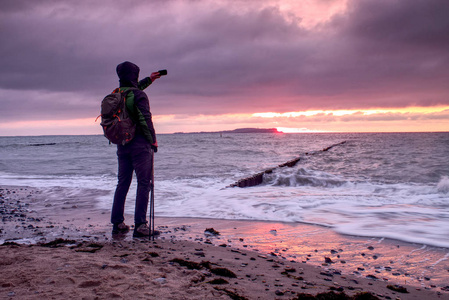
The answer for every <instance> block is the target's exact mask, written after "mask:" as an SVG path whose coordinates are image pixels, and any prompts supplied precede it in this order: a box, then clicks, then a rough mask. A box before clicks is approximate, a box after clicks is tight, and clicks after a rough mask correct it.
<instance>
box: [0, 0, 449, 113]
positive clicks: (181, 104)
mask: <svg viewBox="0 0 449 300" xmlns="http://www.w3.org/2000/svg"><path fill="white" fill-rule="evenodd" d="M233 3H234V4H229V3H228V2H223V3H222V2H215V1H105V0H103V1H50V0H47V1H44V0H41V1H38V0H34V1H17V0H15V1H2V2H1V3H0V38H1V40H2V41H3V42H2V43H1V44H0V63H1V65H2V68H1V69H0V88H1V89H3V96H1V97H2V98H0V99H1V101H2V106H3V108H6V111H8V115H7V116H6V119H8V118H11V119H16V118H17V117H18V116H19V115H21V116H24V117H29V116H27V114H28V112H27V108H28V107H33V108H35V109H34V110H33V112H32V114H33V116H34V117H33V118H35V117H36V115H37V116H39V115H41V116H42V117H43V118H64V117H68V116H73V115H74V114H76V115H77V117H89V116H92V115H95V114H96V113H97V112H98V103H99V101H100V100H101V99H100V98H101V97H103V96H104V94H105V93H107V92H109V90H111V89H113V88H114V87H115V85H116V84H117V79H116V75H115V66H116V65H117V64H118V63H120V62H121V61H124V60H130V61H132V62H135V63H136V64H138V65H139V66H140V67H141V76H146V75H149V73H150V72H151V71H155V70H158V69H161V68H167V69H168V70H169V75H168V76H167V77H166V78H163V79H160V80H159V81H158V82H157V84H155V85H154V86H152V87H151V88H150V89H151V90H148V92H149V94H150V96H151V101H152V102H151V103H152V107H153V108H154V109H155V111H157V113H158V114H176V113H185V114H217V113H245V112H251V113H252V112H264V111H280V112H284V111H297V110H303V109H320V108H322V109H336V108H353V107H355V108H363V107H376V106H379V105H380V104H381V105H384V106H390V107H404V106H407V105H436V104H448V103H449V99H448V96H447V95H448V91H449V90H448V88H447V82H445V81H447V78H448V76H449V54H448V52H447V51H446V50H447V48H448V46H449V45H448V39H447V36H448V33H449V21H448V18H447V16H446V15H447V14H446V13H447V12H448V11H449V2H447V1H442V0H415V1H408V0H402V1H399V0H395V1H387V0H381V1H379V0H358V1H350V2H349V9H348V11H347V12H346V13H345V14H342V15H339V16H335V17H334V18H333V19H332V20H330V21H329V22H328V23H326V24H320V25H319V26H318V27H316V28H305V27H303V26H302V25H301V20H300V16H298V18H296V19H295V18H292V17H291V15H290V16H288V17H287V16H286V15H285V14H284V13H282V12H281V11H280V9H278V8H277V7H276V6H264V7H262V8H259V7H260V6H259V5H258V4H257V3H255V4H254V6H253V7H251V9H239V8H240V7H239V6H238V5H239V3H240V2H233ZM236 3H237V4H236ZM247 5H248V2H247ZM8 91H14V92H12V93H11V96H8V97H6V96H5V93H6V94H7V92H8ZM39 93H41V94H40V95H41V96H40V97H37V96H36V95H37V94H39ZM37 98H38V99H39V100H40V102H39V103H38V104H37V103H36V99H37ZM36 112H39V113H38V114H36ZM55 112H57V113H55Z"/></svg>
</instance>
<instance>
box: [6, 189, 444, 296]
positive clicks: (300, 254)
mask: <svg viewBox="0 0 449 300" xmlns="http://www.w3.org/2000/svg"><path fill="white" fill-rule="evenodd" d="M86 193H87V195H86V197H85V199H77V202H76V205H74V204H73V203H74V202H73V201H61V199H54V198H52V199H49V198H48V197H46V195H45V194H43V193H42V191H40V190H38V189H34V188H27V187H11V186H8V187H0V194H1V195H2V196H1V198H0V199H1V200H0V203H1V205H2V210H3V212H4V213H2V217H3V220H2V227H1V232H0V244H2V243H3V242H5V241H10V242H13V243H12V244H11V245H10V246H2V247H0V251H1V252H4V251H5V250H6V248H5V247H7V248H8V249H7V252H8V253H9V252H11V253H13V254H12V255H11V256H9V257H10V258H9V260H10V261H12V264H14V262H13V261H14V257H21V256H22V255H24V253H28V252H30V251H31V252H32V253H33V255H37V257H41V256H42V255H46V254H45V253H47V251H50V252H51V253H56V252H58V253H59V252H63V253H62V254H60V255H62V256H70V255H73V254H74V253H73V252H74V251H76V248H73V247H74V246H73V245H72V246H68V247H67V246H66V247H58V248H55V249H53V250H47V248H43V247H41V246H40V245H42V244H44V243H48V242H51V241H54V240H56V239H58V238H62V239H65V240H75V241H76V243H77V244H83V245H84V246H80V247H86V244H88V243H91V244H92V243H96V244H99V245H102V247H101V250H99V251H98V253H103V254H102V255H106V256H107V255H109V254H111V253H115V252H117V251H118V250H120V249H121V248H126V249H133V251H132V253H133V255H134V253H140V252H142V253H144V252H145V251H148V249H147V248H151V249H152V250H151V251H155V252H156V250H158V251H159V250H161V249H175V250H173V251H170V250H164V251H167V252H171V253H172V254H173V253H175V254H176V253H178V254H179V255H181V256H183V257H188V258H189V260H190V261H194V262H197V263H200V262H201V261H202V260H205V259H208V260H209V261H211V262H213V263H215V264H219V265H223V266H226V268H228V269H230V270H234V272H236V273H239V272H243V273H239V274H238V276H237V277H238V278H241V279H239V280H237V281H236V282H237V283H234V284H232V283H231V284H230V285H229V286H232V288H233V289H236V291H238V294H239V295H246V296H245V297H248V296H251V295H256V294H257V295H259V296H257V297H262V295H264V294H265V293H266V292H267V291H265V289H266V288H267V287H266V286H265V285H266V284H268V283H267V282H268V281H267V280H265V283H263V282H262V281H261V280H259V279H260V278H259V277H260V276H259V277H258V276H256V275H258V273H260V271H259V270H260V269H264V270H265V271H263V274H265V276H268V277H269V276H274V277H273V278H272V280H274V281H273V283H272V284H268V285H270V287H269V291H270V293H275V292H276V291H278V292H279V293H278V294H279V295H277V294H276V293H275V294H273V298H275V297H280V299H291V298H292V297H295V295H297V294H298V293H299V292H301V291H303V292H307V293H312V294H315V295H316V294H317V293H319V292H326V291H329V290H334V291H337V292H338V291H339V290H341V289H340V288H343V290H342V291H344V292H345V293H347V294H348V295H354V294H355V293H356V292H360V291H361V290H363V291H370V292H374V293H375V294H377V295H383V297H384V298H385V297H391V299H396V297H400V299H420V298H416V297H417V296H419V295H421V296H422V295H423V294H422V293H426V297H427V298H421V299H449V287H448V286H447V282H446V281H447V276H448V274H449V273H448V272H449V266H448V261H449V259H448V258H449V253H448V252H449V251H448V249H446V248H438V247H431V246H423V245H419V244H410V243H405V242H400V241H395V240H389V239H381V238H366V237H354V236H346V235H341V234H338V233H335V232H333V231H332V230H331V229H329V228H326V227H322V226H317V225H308V224H303V223H295V224H291V223H280V222H262V221H241V220H216V219H196V218H167V217H156V228H157V229H158V230H160V231H161V236H160V237H158V238H157V239H156V240H155V242H154V243H153V242H149V241H147V240H139V239H133V238H132V232H130V233H128V234H127V235H124V236H122V237H121V238H120V239H113V238H112V237H111V233H110V232H111V228H112V226H111V225H110V224H109V212H108V211H104V210H99V209H97V208H95V203H92V201H91V199H92V198H90V197H89V192H88V191H87V192H86ZM64 197H69V196H67V195H66V196H64ZM58 200H59V201H58ZM17 201H19V202H17ZM127 220H132V217H131V216H127ZM206 228H214V229H215V230H216V231H218V232H219V233H220V235H218V236H214V235H206V234H205V232H204V231H205V229H206ZM20 238H22V239H20ZM34 242H37V243H39V245H33V246H27V245H26V244H32V243H34ZM14 243H20V244H22V245H15V244H14ZM23 244H24V245H23ZM120 245H121V246H120ZM117 247H119V248H120V249H118V248H117ZM158 247H162V248H158ZM145 249H146V250H145ZM198 249H203V250H201V251H200V250H198ZM204 249H207V250H204ZM52 251H53V252H52ZM161 251H162V250H161ZM164 251H162V252H164ZM76 253H78V252H76ZM164 253H165V252H164ZM181 253H182V254H181ZM195 253H196V254H195ZM200 253H202V254H200ZM242 253H244V254H242ZM47 254H48V253H47ZM58 255H59V254H58ZM80 255H81V254H80ZM84 255H87V254H84ZM90 255H91V256H92V255H96V254H92V253H90ZM136 255H137V254H136ZM142 255H143V254H142ZM158 255H160V257H162V256H163V255H162V253H158ZM164 255H165V256H167V257H173V256H170V255H171V254H169V253H165V254H164ZM202 255H204V257H203V256H202ZM259 256H262V257H263V258H261V257H259ZM222 257H223V258H222ZM224 257H228V259H227V260H226V264H224V263H223V262H222V261H220V259H222V260H224ZM250 257H251V258H254V259H256V260H257V262H258V264H257V268H255V266H254V268H253V269H251V270H252V271H251V272H249V273H248V274H244V272H248V270H249V268H247V267H248V266H250V265H252V264H253V262H254V261H253V260H250ZM174 258H176V257H174ZM237 258H238V259H237ZM84 259H85V258H84ZM111 259H113V257H111ZM172 259H173V258H172ZM153 260H154V259H153ZM270 260H271V261H270ZM72 264H76V262H72ZM160 264H161V266H163V267H170V268H175V269H176V270H175V271H173V272H174V273H177V272H178V271H180V270H184V269H185V267H184V269H183V267H181V266H177V265H176V264H170V263H169V262H168V260H167V259H165V260H162V259H161V262H160ZM167 264H168V266H167ZM274 265H277V266H278V267H273V266H274ZM290 265H294V266H295V267H293V269H296V270H298V269H300V268H301V269H304V271H301V272H303V273H304V274H301V276H299V274H297V272H296V273H295V275H293V274H289V273H288V272H287V275H291V276H290V277H289V276H287V275H282V274H281V273H282V272H281V271H285V270H281V269H282V268H284V266H290ZM8 266H9V265H7V267H8ZM134 267H135V268H138V267H139V264H138V262H137V261H136V266H134ZM140 267H141V266H140ZM178 267H179V268H181V269H179V270H178ZM285 268H286V267H285ZM285 268H284V269H285ZM236 270H237V271H236ZM238 270H241V271H238ZM305 270H306V271H305ZM197 271H198V272H199V273H200V274H203V273H204V272H206V273H207V272H208V271H207V268H206V269H204V268H203V269H202V270H197ZM180 272H181V273H182V271H180ZM284 273H285V272H284ZM182 274H183V273H182ZM248 275H249V277H248ZM259 275H260V274H259ZM179 276H181V275H179ZM292 276H295V278H294V277H292ZM2 277H3V276H2ZM200 277H201V276H200ZM206 277H207V276H206ZM278 277H279V278H278ZM299 277H303V278H304V280H298V278H299ZM160 278H166V280H169V278H170V275H167V274H166V277H160ZM182 278H184V277H182ZM248 278H250V279H248ZM270 278H271V277H270ZM308 278H309V279H308ZM310 278H313V280H310ZM5 279H6V277H5V278H2V280H1V281H2V285H0V292H1V293H3V296H5V294H4V293H5V292H6V290H11V288H12V287H14V288H16V287H17V285H16V284H14V283H11V286H8V284H9V283H5ZM206 279H207V278H206ZM206 279H205V280H206ZM215 279H219V278H215ZM275 279H279V280H280V281H279V282H276V281H275ZM173 280H174V281H176V277H174V278H173ZM242 280H243V281H244V282H247V281H248V282H249V281H251V284H250V283H248V284H249V285H248V286H247V285H246V283H245V285H244V284H243V283H242ZM270 280H271V279H270ZM445 280H446V281H445ZM161 281H163V280H162V279H161ZM312 281H313V282H314V285H313V288H311V286H310V288H308V285H307V284H306V283H305V282H312ZM343 282H344V283H345V284H343ZM355 282H357V284H355ZM277 283H279V284H277ZM336 283H337V284H336ZM197 284H198V286H202V288H204V287H203V285H205V286H209V285H210V284H209V285H207V284H206V283H205V281H199V282H198V283H197ZM276 284H277V285H278V286H277V288H278V289H273V288H274V287H276ZM281 284H282V286H281ZM5 285H6V286H5ZM100 285H103V283H101V284H100ZM237 285H238V288H236V286H237ZM295 285H297V286H295ZM359 285H360V286H361V287H360V288H359V287H357V289H355V288H354V289H352V290H351V289H350V288H352V287H354V286H359ZM388 285H393V286H395V285H403V286H404V287H406V288H407V290H408V292H409V293H407V294H402V293H399V292H395V291H392V290H390V289H387V288H386V286H388ZM2 286H3V287H2ZM191 286H192V288H193V287H195V286H196V285H195V284H191ZM213 286H215V285H213ZM287 286H288V288H287ZM331 287H332V288H333V289H331ZM72 288H75V289H79V288H80V287H79V285H78V286H75V287H72ZM173 288H176V287H171V289H173ZM205 291H207V293H209V294H208V295H212V294H214V293H218V294H220V297H221V296H223V295H225V294H226V292H224V291H219V290H217V289H215V288H211V289H210V288H207V289H205ZM90 292H92V291H90ZM1 293H0V295H1ZM8 293H9V292H8ZM15 293H16V294H15V295H19V294H18V293H17V292H15ZM258 293H259V294H258ZM281 293H283V295H280V294H281ZM218 294H217V295H218ZM214 295H215V294H214ZM40 296H42V294H40ZM228 296H229V295H228ZM415 296H416V297H415ZM257 297H254V299H257ZM429 297H430V298H429ZM181 298H182V297H181ZM192 298H193V297H192ZM200 298H201V297H200ZM227 298H228V299H229V297H227ZM262 298H263V297H262ZM186 299H189V298H186ZM224 299H226V297H225V298H224ZM248 299H253V298H251V297H250V298H248ZM387 299H388V298H387Z"/></svg>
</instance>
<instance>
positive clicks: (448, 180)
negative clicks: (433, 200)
mask: <svg viewBox="0 0 449 300" xmlns="http://www.w3.org/2000/svg"><path fill="white" fill-rule="evenodd" d="M437 191H438V193H441V194H448V193H449V177H447V176H443V177H442V178H441V180H440V182H438V184H437Z"/></svg>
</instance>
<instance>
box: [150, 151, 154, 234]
mask: <svg viewBox="0 0 449 300" xmlns="http://www.w3.org/2000/svg"><path fill="white" fill-rule="evenodd" d="M151 156H152V157H151V197H150V226H149V227H150V236H149V239H150V240H153V241H154V150H153V151H152V152H151Z"/></svg>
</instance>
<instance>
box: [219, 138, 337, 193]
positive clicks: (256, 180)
mask: <svg viewBox="0 0 449 300" xmlns="http://www.w3.org/2000/svg"><path fill="white" fill-rule="evenodd" d="M345 143H346V141H343V142H340V143H337V144H333V145H330V146H329V147H326V148H324V149H322V150H318V151H314V152H306V153H304V155H308V156H310V155H316V154H319V153H322V152H326V151H328V150H330V149H331V148H333V147H335V146H339V145H343V144H345ZM301 157H302V156H299V157H297V158H294V159H292V160H289V161H287V162H285V163H283V164H280V165H278V166H276V167H273V168H270V169H266V170H264V171H262V172H259V173H257V174H253V175H251V176H248V177H245V178H243V179H240V180H239V181H237V182H235V183H233V184H231V185H228V186H227V188H228V187H240V188H244V187H251V186H256V185H259V184H261V183H262V182H263V175H264V174H270V173H273V171H274V170H276V169H279V168H285V167H287V168H292V167H294V166H296V164H297V163H298V162H299V161H300V160H301Z"/></svg>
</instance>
